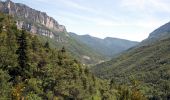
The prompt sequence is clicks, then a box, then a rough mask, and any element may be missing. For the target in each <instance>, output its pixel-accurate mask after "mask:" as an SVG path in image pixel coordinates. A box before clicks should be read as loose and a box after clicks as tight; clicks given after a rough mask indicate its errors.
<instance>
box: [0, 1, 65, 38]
mask: <svg viewBox="0 0 170 100" xmlns="http://www.w3.org/2000/svg"><path fill="white" fill-rule="evenodd" d="M0 12H3V13H7V14H10V15H11V16H13V17H14V18H16V21H17V22H16V25H17V27H18V28H19V29H21V28H24V29H26V30H27V31H30V32H31V33H34V34H40V35H45V36H49V37H50V38H53V37H54V36H58V35H57V33H58V32H66V29H65V27H64V26H63V25H59V24H58V22H57V21H55V20H54V19H53V18H52V17H49V16H48V15H47V14H46V13H44V12H40V11H37V10H34V9H32V8H30V7H28V6H26V5H24V4H20V3H14V2H12V1H10V0H7V1H5V2H2V1H0Z"/></svg>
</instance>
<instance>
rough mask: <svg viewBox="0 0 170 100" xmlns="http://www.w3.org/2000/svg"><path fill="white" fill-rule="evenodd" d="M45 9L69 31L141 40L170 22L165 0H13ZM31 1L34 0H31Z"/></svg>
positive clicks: (103, 36) (169, 12)
mask: <svg viewBox="0 0 170 100" xmlns="http://www.w3.org/2000/svg"><path fill="white" fill-rule="evenodd" d="M12 1H13V2H15V3H23V4H26V5H28V6H29V7H31V8H33V9H36V10H40V11H42V12H46V13H47V14H48V15H49V16H51V17H53V18H54V19H56V20H57V21H58V22H59V24H61V25H64V26H66V29H67V31H68V32H74V33H76V34H79V35H83V34H89V35H91V36H95V37H98V38H105V37H115V38H121V39H127V40H132V41H142V40H143V39H145V38H147V37H148V35H149V33H151V32H152V31H154V30H155V29H156V28H158V27H159V26H161V25H163V24H165V23H167V22H169V16H170V10H169V9H170V6H169V5H170V1H168V0H107V1H106V0H105V1H103V0H93V1H90V0H48V1H47V0H29V1H28V0H27V1H26V0H12ZM33 2H34V3H33Z"/></svg>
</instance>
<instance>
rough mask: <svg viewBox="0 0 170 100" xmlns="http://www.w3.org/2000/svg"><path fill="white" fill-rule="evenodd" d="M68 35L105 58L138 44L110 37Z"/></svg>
mask: <svg viewBox="0 0 170 100" xmlns="http://www.w3.org/2000/svg"><path fill="white" fill-rule="evenodd" d="M70 35H71V36H72V37H73V38H75V39H76V40H77V41H80V42H83V43H84V44H86V45H87V46H89V47H91V48H93V49H94V50H95V51H96V52H98V53H100V54H102V55H104V56H105V57H113V56H116V55H118V54H119V53H121V52H123V51H125V50H127V49H129V48H131V47H133V46H135V45H137V44H138V42H135V41H129V40H124V39H118V38H111V37H107V38H104V39H100V38H96V37H92V36H90V35H77V34H75V33H70Z"/></svg>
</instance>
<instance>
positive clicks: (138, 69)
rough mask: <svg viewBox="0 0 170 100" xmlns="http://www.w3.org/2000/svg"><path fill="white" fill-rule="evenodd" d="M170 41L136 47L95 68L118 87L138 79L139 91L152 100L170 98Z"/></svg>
mask: <svg viewBox="0 0 170 100" xmlns="http://www.w3.org/2000/svg"><path fill="white" fill-rule="evenodd" d="M169 43H170V38H168V37H167V38H166V39H163V40H159V41H157V42H154V43H152V44H149V45H145V46H140V47H137V48H133V49H131V50H129V51H127V52H125V53H123V54H122V55H121V56H119V57H118V58H116V59H112V60H111V61H108V62H104V63H102V64H99V65H96V66H95V67H92V72H94V73H95V74H96V75H97V76H99V77H101V78H107V79H110V78H113V80H114V82H116V83H118V84H127V85H130V84H131V80H136V82H137V84H139V89H140V90H141V91H142V93H144V94H145V95H146V96H147V97H148V98H150V99H151V100H161V98H162V99H163V100H169V99H170V45H169Z"/></svg>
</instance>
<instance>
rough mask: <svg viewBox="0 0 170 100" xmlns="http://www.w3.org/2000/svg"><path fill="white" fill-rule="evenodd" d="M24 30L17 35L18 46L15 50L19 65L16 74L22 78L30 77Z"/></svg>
mask: <svg viewBox="0 0 170 100" xmlns="http://www.w3.org/2000/svg"><path fill="white" fill-rule="evenodd" d="M26 34H27V33H26V32H25V31H22V33H21V36H19V37H18V44H19V48H18V49H17V50H16V54H17V55H18V64H19V67H18V68H17V70H18V74H19V75H20V76H22V77H23V78H24V79H26V78H28V77H30V75H29V74H30V66H29V64H28V57H27V52H28V51H27V48H28V43H27V39H26V38H27V36H26Z"/></svg>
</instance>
